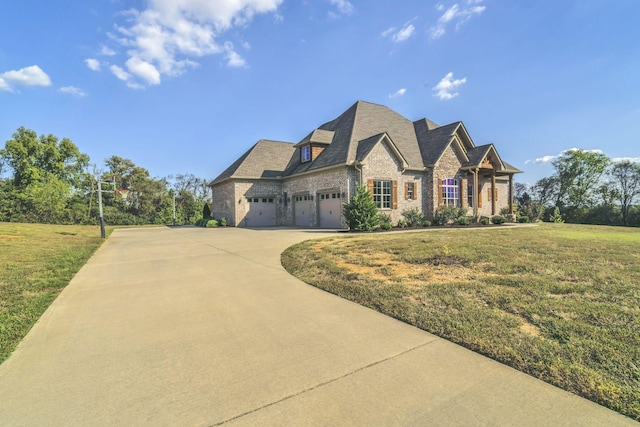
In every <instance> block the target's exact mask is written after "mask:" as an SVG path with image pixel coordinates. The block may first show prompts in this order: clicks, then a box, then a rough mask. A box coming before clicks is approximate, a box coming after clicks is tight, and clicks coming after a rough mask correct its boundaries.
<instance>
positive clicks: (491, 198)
mask: <svg viewBox="0 0 640 427" xmlns="http://www.w3.org/2000/svg"><path fill="white" fill-rule="evenodd" d="M492 200H493V197H492V195H491V187H489V188H487V202H490V201H492Z"/></svg>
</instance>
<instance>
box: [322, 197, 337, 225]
mask: <svg viewBox="0 0 640 427" xmlns="http://www.w3.org/2000/svg"><path fill="white" fill-rule="evenodd" d="M319 199H320V227H322V228H342V199H341V198H340V193H325V194H320V195H319Z"/></svg>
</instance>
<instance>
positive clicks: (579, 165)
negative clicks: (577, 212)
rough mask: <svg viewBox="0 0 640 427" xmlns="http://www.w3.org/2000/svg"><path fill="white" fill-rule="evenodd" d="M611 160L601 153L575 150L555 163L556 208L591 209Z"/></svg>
mask: <svg viewBox="0 0 640 427" xmlns="http://www.w3.org/2000/svg"><path fill="white" fill-rule="evenodd" d="M609 163H610V160H609V158H608V157H607V156H605V155H604V154H602V153H600V152H594V151H585V150H579V149H573V150H568V151H565V152H564V153H563V154H562V155H561V156H560V157H559V158H558V159H557V160H555V161H554V162H553V166H554V167H555V169H556V173H555V174H554V178H555V179H556V180H557V185H558V186H557V193H556V198H555V199H556V206H563V205H567V206H571V207H574V208H589V207H591V206H592V205H593V202H594V192H595V190H596V189H597V188H598V184H599V182H600V178H601V177H602V175H603V174H604V172H605V170H606V169H607V166H609Z"/></svg>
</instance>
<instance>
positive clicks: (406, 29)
mask: <svg viewBox="0 0 640 427" xmlns="http://www.w3.org/2000/svg"><path fill="white" fill-rule="evenodd" d="M416 19H417V18H413V19H412V20H411V21H409V22H407V23H406V24H404V25H403V26H402V28H400V29H399V30H398V28H397V27H390V28H387V29H386V30H384V31H383V32H382V33H380V35H381V36H382V37H389V36H391V40H392V41H393V42H394V43H400V42H403V41H405V40H407V39H408V38H409V37H411V36H412V35H413V34H415V32H416V27H414V26H413V24H412V22H413V21H415V20H416Z"/></svg>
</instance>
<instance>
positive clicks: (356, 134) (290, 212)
mask: <svg viewBox="0 0 640 427" xmlns="http://www.w3.org/2000/svg"><path fill="white" fill-rule="evenodd" d="M520 172H521V171H520V170H518V169H516V168H515V167H513V166H511V165H510V164H508V163H506V162H504V161H503V160H502V159H501V158H500V156H499V155H498V152H497V151H496V149H495V147H494V146H493V144H487V145H482V146H479V147H476V146H475V144H474V143H473V141H472V140H471V137H470V136H469V134H468V133H467V130H466V129H465V127H464V125H463V124H462V122H455V123H451V124H449V125H445V126H439V125H437V124H435V123H434V122H432V121H431V120H429V119H421V120H418V121H415V122H412V121H410V120H408V119H406V118H404V117H402V116H401V115H400V114H398V113H396V112H394V111H392V110H391V109H389V108H387V107H385V106H383V105H378V104H372V103H369V102H363V101H358V102H356V103H355V104H354V105H353V106H351V107H350V108H349V109H348V110H347V111H345V112H344V113H342V114H341V115H340V116H339V117H338V118H336V119H335V120H332V121H330V122H328V123H325V124H323V125H322V126H320V127H318V128H317V129H315V130H313V131H312V132H311V133H309V135H307V136H306V137H304V138H303V139H302V140H301V141H300V142H298V143H297V144H294V143H290V142H281V141H270V140H260V141H258V142H257V143H256V144H255V145H254V146H253V147H251V148H250V149H249V151H247V152H246V153H245V154H243V155H242V156H241V157H240V158H239V159H238V160H236V161H235V162H234V163H233V164H232V165H231V166H229V167H228V168H227V169H226V170H225V171H224V172H222V173H221V174H220V175H219V176H218V177H217V178H215V179H214V180H213V181H211V183H210V184H209V186H210V187H211V190H212V204H211V205H212V208H211V211H212V214H213V216H214V217H215V218H223V217H224V218H227V221H228V223H229V225H235V226H246V227H252V226H254V227H260V226H274V225H295V226H301V227H323V228H342V227H343V226H344V223H343V217H342V203H343V202H347V201H348V200H349V199H350V198H351V196H352V195H353V194H355V191H356V183H361V184H362V185H367V186H368V188H369V190H370V192H371V194H372V195H373V198H374V201H375V202H376V204H377V205H378V208H379V209H380V212H384V213H387V214H389V215H390V216H391V218H392V220H393V221H394V223H395V222H396V221H397V220H398V219H400V218H401V217H402V216H401V213H402V212H403V211H404V210H406V209H411V208H415V207H417V208H419V209H421V210H422V211H423V212H424V213H425V215H426V216H427V217H428V218H430V217H433V213H434V212H435V210H436V209H437V208H438V207H439V206H461V207H465V208H467V209H468V214H469V215H476V216H490V215H494V214H498V213H499V212H500V210H501V209H503V208H505V207H508V208H509V209H510V210H511V211H513V204H512V197H511V194H513V175H514V174H516V173H520Z"/></svg>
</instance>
